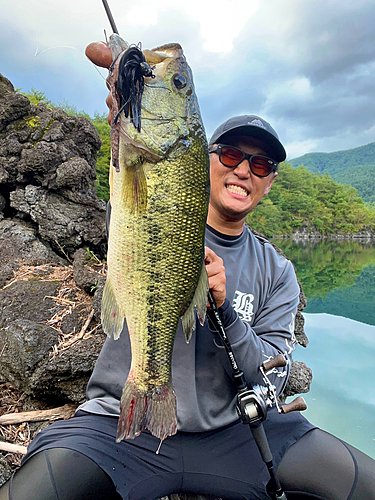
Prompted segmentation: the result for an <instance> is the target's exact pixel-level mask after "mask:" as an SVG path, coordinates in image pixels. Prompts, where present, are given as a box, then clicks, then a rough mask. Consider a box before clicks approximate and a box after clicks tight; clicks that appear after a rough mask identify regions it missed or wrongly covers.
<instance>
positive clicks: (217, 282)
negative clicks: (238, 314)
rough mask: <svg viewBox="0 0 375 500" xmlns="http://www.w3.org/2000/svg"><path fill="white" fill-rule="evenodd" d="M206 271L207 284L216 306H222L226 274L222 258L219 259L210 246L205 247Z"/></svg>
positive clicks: (224, 295)
mask: <svg viewBox="0 0 375 500" xmlns="http://www.w3.org/2000/svg"><path fill="white" fill-rule="evenodd" d="M204 262H205V265H206V271H207V276H208V285H209V287H210V289H211V291H212V295H213V297H214V299H215V301H216V304H217V306H218V307H220V306H222V305H223V304H224V301H225V297H226V287H225V285H226V276H225V267H224V263H223V259H221V258H220V257H219V256H218V255H216V253H215V252H214V251H213V250H211V249H210V248H208V247H206V248H205V259H204Z"/></svg>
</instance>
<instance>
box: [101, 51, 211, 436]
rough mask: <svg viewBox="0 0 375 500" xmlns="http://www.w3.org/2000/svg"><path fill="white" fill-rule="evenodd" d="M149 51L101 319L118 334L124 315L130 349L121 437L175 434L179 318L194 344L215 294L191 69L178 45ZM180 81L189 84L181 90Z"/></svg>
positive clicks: (128, 145) (117, 192) (120, 182)
mask: <svg viewBox="0 0 375 500" xmlns="http://www.w3.org/2000/svg"><path fill="white" fill-rule="evenodd" d="M146 52H147V54H148V55H149V57H151V59H152V61H153V62H154V65H153V66H152V67H153V71H154V76H155V78H154V79H153V80H152V82H151V83H150V84H149V85H147V84H146V85H145V88H144V94H143V97H142V129H141V131H140V132H139V131H137V130H136V129H135V127H134V126H133V125H132V124H131V123H130V120H129V119H125V117H124V116H123V114H121V116H120V120H121V127H120V135H119V156H118V158H119V171H114V169H112V171H111V206H112V211H111V222H110V231H109V243H108V275H107V281H106V285H105V288H104V292H103V303H102V323H103V328H104V330H105V332H106V333H107V334H108V335H112V334H113V335H114V337H115V338H118V336H119V335H120V333H121V330H122V322H123V320H124V318H126V321H127V326H128V330H129V336H130V344H131V352H132V362H131V367H130V372H129V375H128V379H127V381H126V383H125V386H124V390H123V396H122V399H121V406H120V418H119V425H118V436H117V440H118V441H119V440H121V439H123V438H124V437H125V438H133V437H135V436H137V435H138V434H139V433H140V432H141V431H142V430H144V429H148V430H150V432H151V433H152V434H153V435H155V436H157V437H158V438H160V439H164V438H165V437H167V436H168V435H172V434H174V433H175V432H176V431H177V418H176V399H175V395H174V391H173V387H172V382H171V359H172V351H173V342H174V337H175V334H176V331H177V327H178V323H179V321H180V319H181V318H182V322H183V328H184V332H185V335H186V337H187V339H189V337H190V336H191V333H192V330H193V328H194V327H195V311H194V309H195V308H196V309H197V311H198V316H199V318H200V320H201V321H203V320H204V314H205V307H206V301H207V289H208V279H207V274H206V271H205V268H204V231H205V222H206V216H207V209H208V197H209V174H208V164H209V163H208V151H207V143H206V139H205V134H204V129H203V125H202V121H201V118H200V114H199V107H198V103H197V99H196V96H195V94H194V87H193V82H192V76H191V71H190V68H189V67H188V66H187V64H186V61H185V58H184V56H183V54H182V49H181V47H180V46H179V45H178V44H175V45H173V44H170V45H167V46H163V47H159V48H157V49H154V51H145V53H146ZM150 53H151V56H150ZM146 61H147V55H146ZM174 75H179V79H178V80H174ZM180 75H182V76H183V78H181V76H180ZM174 81H177V83H178V84H180V82H181V81H182V82H185V81H186V82H187V87H188V88H183V89H182V90H181V89H178V88H175V87H174V86H173V82H174ZM146 83H147V82H146ZM167 91H168V92H167Z"/></svg>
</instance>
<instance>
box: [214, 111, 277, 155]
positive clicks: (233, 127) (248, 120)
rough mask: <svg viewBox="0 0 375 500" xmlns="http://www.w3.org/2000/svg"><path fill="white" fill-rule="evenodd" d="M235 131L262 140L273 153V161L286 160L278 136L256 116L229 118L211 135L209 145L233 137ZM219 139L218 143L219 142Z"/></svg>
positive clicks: (264, 121) (266, 123)
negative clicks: (227, 136)
mask: <svg viewBox="0 0 375 500" xmlns="http://www.w3.org/2000/svg"><path fill="white" fill-rule="evenodd" d="M233 131H236V133H238V135H245V136H249V137H255V138H256V139H260V140H262V141H263V142H264V143H265V144H267V145H269V146H270V148H271V150H272V151H273V156H274V160H276V161H278V162H281V161H284V160H285V158H286V151H285V149H284V146H283V145H282V144H281V142H280V140H279V136H278V135H277V133H276V131H275V130H274V129H273V128H272V127H271V125H270V124H269V123H268V122H266V120H263V118H260V116H256V115H242V116H234V117H233V118H229V120H227V121H226V122H224V123H223V124H221V125H220V126H219V127H218V128H217V129H216V130H215V132H214V133H213V134H212V137H211V139H210V142H209V145H210V146H211V145H212V144H217V143H218V142H225V135H227V134H228V135H229V132H231V134H230V135H233ZM219 139H220V141H219Z"/></svg>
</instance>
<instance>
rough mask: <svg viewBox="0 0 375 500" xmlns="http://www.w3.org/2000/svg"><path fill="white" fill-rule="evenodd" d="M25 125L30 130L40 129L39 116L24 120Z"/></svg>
mask: <svg viewBox="0 0 375 500" xmlns="http://www.w3.org/2000/svg"><path fill="white" fill-rule="evenodd" d="M25 123H26V125H27V126H28V127H30V128H38V127H40V118H39V116H29V117H28V118H25Z"/></svg>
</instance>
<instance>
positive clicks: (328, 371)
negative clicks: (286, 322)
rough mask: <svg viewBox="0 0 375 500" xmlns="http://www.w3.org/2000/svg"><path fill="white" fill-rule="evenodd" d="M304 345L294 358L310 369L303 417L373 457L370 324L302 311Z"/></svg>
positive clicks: (374, 344)
mask: <svg viewBox="0 0 375 500" xmlns="http://www.w3.org/2000/svg"><path fill="white" fill-rule="evenodd" d="M304 316H305V320H306V324H305V329H306V333H307V336H308V337H309V340H310V344H309V346H308V348H307V349H303V348H302V347H300V348H299V349H298V351H297V352H296V354H295V359H298V360H300V361H304V362H305V363H306V364H307V365H308V366H310V367H311V368H312V370H313V374H314V379H313V384H312V387H311V391H310V392H309V393H308V394H305V395H304V397H305V399H306V402H307V404H308V410H307V411H306V412H305V415H306V418H308V419H309V420H310V421H311V422H313V423H314V424H316V425H318V426H319V427H321V428H323V429H325V430H327V431H328V432H331V433H332V434H334V435H336V436H338V437H340V438H342V439H344V440H345V441H347V442H349V443H350V444H352V445H354V446H356V447H357V448H359V449H360V450H362V451H364V452H365V453H367V454H368V455H370V456H371V457H373V458H375V387H374V369H375V367H374V360H375V326H370V325H366V324H364V323H360V322H357V321H353V320H350V319H347V318H343V317H339V316H333V315H330V314H309V313H305V314H304Z"/></svg>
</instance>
